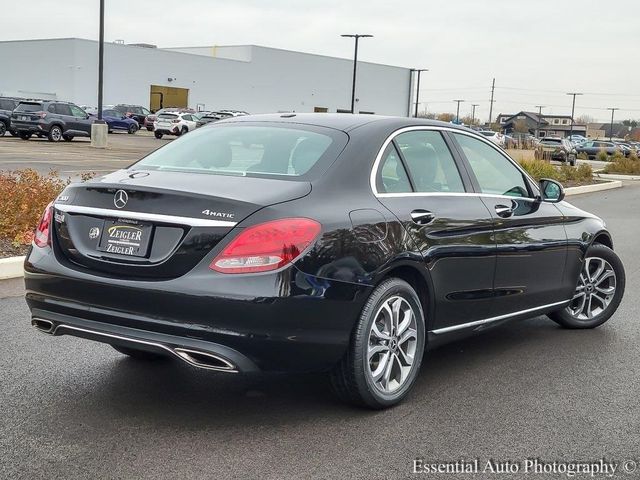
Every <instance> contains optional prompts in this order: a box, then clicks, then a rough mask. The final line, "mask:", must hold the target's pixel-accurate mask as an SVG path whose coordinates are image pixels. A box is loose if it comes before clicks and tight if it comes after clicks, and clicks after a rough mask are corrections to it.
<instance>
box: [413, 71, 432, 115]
mask: <svg viewBox="0 0 640 480" xmlns="http://www.w3.org/2000/svg"><path fill="white" fill-rule="evenodd" d="M411 71H412V72H417V73H418V79H417V82H416V111H415V114H414V117H417V116H418V105H419V104H420V74H421V73H422V72H428V71H429V69H428V68H412V69H411Z"/></svg>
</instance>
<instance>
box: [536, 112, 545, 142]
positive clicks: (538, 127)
mask: <svg viewBox="0 0 640 480" xmlns="http://www.w3.org/2000/svg"><path fill="white" fill-rule="evenodd" d="M536 108H537V109H538V126H537V127H536V137H538V138H540V120H542V118H541V117H542V109H543V108H546V107H545V106H544V105H536Z"/></svg>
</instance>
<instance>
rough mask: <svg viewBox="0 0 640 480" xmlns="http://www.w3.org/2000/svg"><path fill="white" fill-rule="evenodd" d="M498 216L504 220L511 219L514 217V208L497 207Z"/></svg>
mask: <svg viewBox="0 0 640 480" xmlns="http://www.w3.org/2000/svg"><path fill="white" fill-rule="evenodd" d="M495 209H496V214H497V215H498V216H499V217H502V218H509V217H510V216H511V215H513V207H507V206H506V205H496V206H495Z"/></svg>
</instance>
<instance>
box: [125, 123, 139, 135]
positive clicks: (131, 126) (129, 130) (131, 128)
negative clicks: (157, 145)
mask: <svg viewBox="0 0 640 480" xmlns="http://www.w3.org/2000/svg"><path fill="white" fill-rule="evenodd" d="M137 131H138V127H136V126H135V125H129V128H128V129H127V133H128V134H129V135H133V134H134V133H136V132H137Z"/></svg>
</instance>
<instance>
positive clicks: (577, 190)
mask: <svg viewBox="0 0 640 480" xmlns="http://www.w3.org/2000/svg"><path fill="white" fill-rule="evenodd" d="M620 187H622V182H621V181H620V180H612V181H610V182H606V183H597V184H595V185H582V186H580V187H569V188H565V189H564V193H565V195H567V196H569V195H580V194H581V193H591V192H601V191H602V190H612V189H614V188H620Z"/></svg>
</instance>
